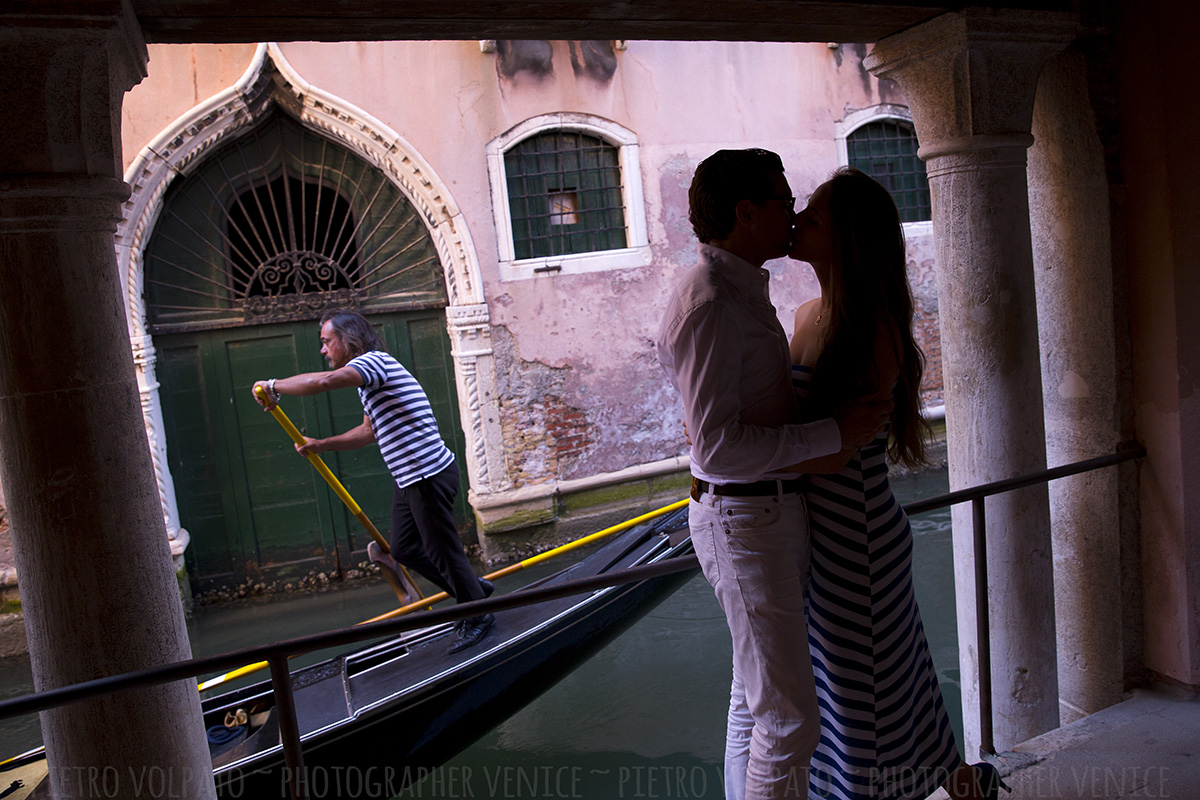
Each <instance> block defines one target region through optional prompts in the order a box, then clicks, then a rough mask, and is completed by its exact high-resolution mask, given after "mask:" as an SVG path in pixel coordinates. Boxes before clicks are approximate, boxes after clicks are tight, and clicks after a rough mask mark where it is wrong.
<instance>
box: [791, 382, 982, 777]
mask: <svg viewBox="0 0 1200 800" xmlns="http://www.w3.org/2000/svg"><path fill="white" fill-rule="evenodd" d="M811 376H812V373H811V369H810V368H808V367H804V366H795V367H793V373H792V377H793V379H794V382H795V385H796V390H797V392H799V393H800V396H801V397H802V398H803V397H805V396H807V394H808V383H809V381H810V380H811ZM886 450H887V434H886V433H881V434H880V435H879V436H878V437H876V439H875V440H874V441H873V442H871V443H870V444H868V445H867V446H865V447H863V448H862V449H861V450H859V451H858V453H856V454H855V456H854V458H852V459H851V460H850V463H849V464H847V465H846V468H845V469H843V470H842V471H841V472H840V473H838V474H836V475H813V476H810V478H809V488H808V490H807V493H806V498H807V500H808V516H809V536H810V538H811V541H812V583H811V585H810V589H809V592H810V595H809V602H808V616H809V619H808V640H809V649H810V650H811V652H812V660H813V671H814V672H815V674H816V679H817V698H818V700H819V702H820V705H821V743H820V744H819V745H818V746H817V751H816V753H815V754H814V755H813V760H812V772H811V775H810V781H809V786H810V794H811V796H812V797H813V798H838V799H839V800H860V798H872V800H908V799H909V798H924V797H927V796H928V795H930V794H931V793H932V792H933V791H935V790H936V789H937V788H938V786H940V785H941V784H942V783H943V782H944V781H945V780H946V778H947V777H948V776H949V774H950V772H952V771H953V770H954V769H955V768H956V767H957V766H958V765H959V764H960V763H961V759H960V757H959V754H958V748H957V746H956V745H955V742H954V732H953V730H952V729H951V728H950V718H949V716H948V715H947V713H946V708H945V705H944V704H943V702H942V694H941V689H940V688H939V687H938V681H937V673H936V672H935V671H934V667H933V659H932V658H931V656H930V654H929V645H928V643H927V642H926V640H925V629H924V628H923V627H922V625H921V615H920V612H919V611H918V609H917V601H916V598H915V596H914V595H913V577H912V529H911V528H910V527H909V524H908V517H907V516H906V515H905V513H904V510H903V509H902V508H901V507H900V504H899V503H898V502H897V501H896V498H895V496H894V495H893V494H892V488H891V485H890V484H889V483H888V468H887V460H886Z"/></svg>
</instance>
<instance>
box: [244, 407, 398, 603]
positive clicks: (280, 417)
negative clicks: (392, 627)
mask: <svg viewBox="0 0 1200 800" xmlns="http://www.w3.org/2000/svg"><path fill="white" fill-rule="evenodd" d="M254 394H255V395H256V396H257V397H259V398H260V399H262V400H264V401H265V400H266V399H267V393H266V392H265V391H264V390H263V388H262V387H261V386H256V387H255V388H254ZM271 416H273V417H275V421H276V422H278V423H279V424H280V426H282V427H283V429H284V430H285V431H287V435H288V436H290V437H292V441H293V442H295V443H296V444H304V434H302V433H300V431H299V430H297V429H296V426H295V425H293V424H292V421H291V420H290V419H288V415H287V414H285V413H284V411H283V409H282V408H280V407H279V406H278V404H277V405H276V406H275V407H274V408H272V409H271ZM304 455H305V456H306V457H307V458H308V461H309V463H310V464H312V465H313V467H315V468H316V470H317V472H319V473H320V474H321V477H322V478H324V479H325V482H326V483H328V484H329V488H331V489H333V491H334V493H335V494H336V495H337V496H338V497H340V498H341V500H342V502H343V503H345V504H346V508H348V509H350V513H351V514H353V515H354V517H355V518H356V519H357V520H358V521H359V522H361V523H362V526H363V527H364V528H366V529H367V533H369V534H371V537H372V538H373V539H374V540H375V541H376V543H378V545H379V547H380V549H381V550H383V552H385V553H388V552H391V548H390V547H389V546H388V543H387V540H386V539H384V538H383V535H382V534H381V533H380V532H379V529H378V528H376V527H375V525H374V523H372V522H371V520H369V519H367V515H366V514H364V513H363V510H362V509H361V508H359V507H358V503H356V502H354V498H353V497H351V496H350V493H349V492H347V491H346V487H345V486H342V482H341V481H339V480H338V479H337V476H336V475H334V474H333V473H332V472H330V470H329V467H327V466H325V462H324V461H322V460H321V457H320V456H319V455H317V454H316V453H305V454H304ZM398 566H400V571H401V572H402V573H403V575H404V580H405V581H406V582H407V583H408V586H409V587H412V590H413V591H414V592H416V593H417V597H420V596H421V590H420V589H418V588H417V584H416V583H415V582H414V581H413V579H412V576H411V575H409V574H408V570H407V569H405V568H404V566H403V565H398ZM382 572H383V577H384V578H385V579H386V580H387V582H388V585H389V586H391V587H392V591H393V592H395V593H396V599H397V600H399V601H400V602H402V603H403V602H404V601H405V600H407V599H409V592H408V588H407V587H405V586H401V585H400V583H399V581H398V580H397V579H396V578H395V576H393V575H392V574H391V571H390V570H389V569H388V568H387V567H386V566H384V567H382Z"/></svg>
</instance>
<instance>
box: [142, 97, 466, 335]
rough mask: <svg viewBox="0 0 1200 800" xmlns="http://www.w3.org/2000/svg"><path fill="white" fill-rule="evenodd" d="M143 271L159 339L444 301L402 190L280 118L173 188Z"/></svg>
mask: <svg viewBox="0 0 1200 800" xmlns="http://www.w3.org/2000/svg"><path fill="white" fill-rule="evenodd" d="M145 272H146V300H147V310H148V314H149V322H150V325H151V330H152V331H154V332H164V331H179V330H195V329H197V328H211V327H216V326H227V325H230V324H244V323H247V322H260V321H282V320H290V319H304V318H312V317H315V316H317V315H319V314H320V313H321V311H323V310H325V309H327V308H329V307H333V306H349V307H357V308H361V309H362V310H364V311H369V310H381V311H382V310H394V309H397V308H413V307H432V306H444V305H445V302H446V300H445V287H444V284H443V278H442V270H441V264H440V262H439V260H438V256H437V251H436V249H435V247H434V244H433V241H432V239H431V238H430V236H429V233H428V231H427V230H426V228H425V226H424V224H423V223H422V221H421V219H420V217H419V215H418V213H417V211H416V209H415V208H413V206H412V205H411V204H410V203H409V202H408V200H407V199H406V198H405V197H404V195H403V194H401V192H400V191H399V190H398V189H397V188H396V187H395V185H394V184H392V183H391V182H390V181H388V180H387V179H386V177H385V176H384V175H383V174H381V173H380V171H379V170H378V169H376V168H375V167H374V166H372V165H371V164H369V163H367V161H366V160H365V159H363V158H361V157H359V156H358V155H355V154H354V153H352V152H351V151H350V150H348V149H347V148H345V147H343V146H342V145H339V144H337V143H335V142H332V141H330V140H328V139H326V138H324V137H322V136H320V135H318V134H316V133H314V132H313V131H310V130H308V129H307V128H305V127H303V126H302V125H300V124H299V123H298V122H296V121H294V120H293V119H291V118H290V117H288V116H286V115H285V114H283V113H280V112H276V113H275V114H273V115H272V116H270V117H268V118H267V119H266V120H264V121H263V122H262V123H260V124H259V125H258V126H256V127H255V128H254V129H253V130H252V131H251V132H250V133H248V134H247V135H245V136H242V137H241V138H239V139H237V140H236V141H234V142H232V143H231V144H229V145H227V146H226V147H224V148H222V149H221V150H220V151H219V152H218V153H217V154H216V155H214V156H213V157H212V158H209V159H206V160H205V161H204V162H203V164H201V165H200V166H199V167H198V168H197V169H196V170H194V171H193V172H191V173H189V174H187V175H186V176H184V177H183V178H182V179H180V180H177V181H175V182H174V183H173V184H172V186H171V188H170V189H169V190H168V193H167V198H166V201H165V202H164V206H163V213H162V217H161V218H160V220H159V222H158V224H157V226H156V228H155V233H154V236H153V237H152V239H151V241H150V243H149V245H148V246H147V248H146V269H145Z"/></svg>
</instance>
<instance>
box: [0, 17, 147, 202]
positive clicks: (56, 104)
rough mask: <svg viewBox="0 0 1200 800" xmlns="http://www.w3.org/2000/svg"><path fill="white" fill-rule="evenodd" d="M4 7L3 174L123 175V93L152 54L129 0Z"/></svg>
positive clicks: (0, 57) (0, 49) (0, 45)
mask: <svg viewBox="0 0 1200 800" xmlns="http://www.w3.org/2000/svg"><path fill="white" fill-rule="evenodd" d="M61 5H63V6H66V7H67V8H66V10H59V9H57V8H56V7H57V6H59V4H48V6H49V8H48V9H47V10H42V8H41V7H40V6H39V5H38V4H30V3H23V4H19V5H18V8H16V9H13V10H2V11H0V85H3V86H4V87H5V92H6V93H5V96H4V105H5V109H4V110H5V113H4V115H2V116H0V137H2V140H3V141H4V143H5V147H4V148H3V150H2V151H0V175H6V174H43V173H45V174H49V173H60V172H65V173H74V174H78V175H90V176H97V177H110V178H118V179H119V178H120V177H121V175H122V172H123V170H122V169H121V158H120V147H121V140H120V117H121V101H122V98H123V96H124V94H125V92H127V91H128V90H129V89H131V88H133V87H134V86H135V85H137V83H139V82H140V81H141V80H142V79H143V78H145V77H146V64H147V62H148V60H149V54H148V51H147V49H146V42H145V39H144V38H143V37H142V31H141V28H140V26H139V25H138V21H137V17H136V16H135V15H134V12H133V8H132V6H131V5H130V2H129V0H89V1H88V2H87V3H75V4H61Z"/></svg>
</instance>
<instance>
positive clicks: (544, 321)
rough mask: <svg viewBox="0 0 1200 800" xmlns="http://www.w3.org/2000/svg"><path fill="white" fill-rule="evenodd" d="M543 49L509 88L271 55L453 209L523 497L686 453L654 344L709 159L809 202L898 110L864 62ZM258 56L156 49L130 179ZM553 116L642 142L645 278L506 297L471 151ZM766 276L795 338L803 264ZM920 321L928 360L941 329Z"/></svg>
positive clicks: (747, 53)
mask: <svg viewBox="0 0 1200 800" xmlns="http://www.w3.org/2000/svg"><path fill="white" fill-rule="evenodd" d="M552 46H553V54H554V56H553V62H552V64H553V69H552V71H551V72H550V73H549V74H545V75H534V74H532V73H529V72H518V73H516V74H515V76H513V77H511V78H510V77H506V76H503V75H501V74H500V70H499V69H498V61H497V56H496V55H495V54H493V53H484V52H481V49H480V46H479V43H478V42H474V41H466V42H386V43H385V42H380V43H333V44H325V43H285V44H283V45H281V48H282V52H283V54H284V55H285V56H286V58H287V59H288V60H289V62H290V63H291V65H292V67H293V68H294V69H295V70H296V71H297V72H298V73H299V74H300V75H301V76H302V77H303V78H304V79H305V80H306V81H308V82H309V83H311V84H312V85H314V86H316V87H319V88H321V89H322V90H324V91H326V92H329V93H332V94H334V95H337V96H339V97H341V98H344V99H345V100H347V101H348V102H350V103H353V104H354V105H356V106H358V107H359V108H361V109H363V110H365V111H367V112H368V113H370V114H371V115H373V116H374V117H376V118H378V119H379V120H381V121H382V122H384V123H385V124H386V125H388V126H389V127H391V128H393V129H394V130H396V131H397V132H398V133H399V134H400V135H401V136H402V137H404V139H405V140H406V141H407V142H408V143H409V144H410V145H412V146H413V147H414V148H415V149H416V150H417V151H418V152H419V153H420V154H421V155H422V156H423V157H424V158H425V159H426V160H427V162H428V163H429V164H430V165H431V166H432V168H433V169H434V171H435V172H436V173H437V174H438V176H439V177H440V179H441V180H442V181H443V182H444V183H445V185H446V186H448V187H449V191H450V193H451V195H452V196H453V199H454V201H455V203H456V204H457V205H458V206H459V208H460V209H461V210H462V213H463V215H464V217H465V219H466V220H467V224H468V226H469V228H470V234H471V237H472V240H473V242H474V244H475V247H476V255H477V257H478V261H479V264H480V268H481V271H482V275H483V279H484V294H485V298H486V301H487V303H488V306H489V308H490V311H491V315H492V324H493V328H494V331H495V333H496V335H495V336H494V339H495V340H496V364H497V370H498V371H503V372H504V375H503V376H502V377H501V379H500V380H499V383H500V384H501V386H500V387H498V390H499V395H500V412H501V416H502V422H503V423H504V425H503V426H502V427H504V429H505V448H506V458H508V459H509V469H510V472H511V473H512V474H510V478H512V480H513V481H514V485H517V486H519V485H526V484H530V483H538V482H544V481H548V480H554V479H560V480H561V479H571V478H579V477H583V476H586V475H590V474H595V473H601V472H609V471H614V470H619V469H622V468H624V467H627V466H631V465H634V464H639V463H646V462H652V461H656V460H659V459H664V458H669V457H672V456H675V455H676V454H679V453H681V452H686V443H685V440H684V435H683V428H682V423H681V410H680V405H679V402H678V398H677V397H676V396H675V393H674V391H673V390H672V389H670V387H669V386H668V384H667V382H666V380H665V379H664V377H663V375H662V371H661V369H660V368H659V366H658V364H657V361H656V358H655V356H654V348H653V342H654V337H655V333H656V331H657V327H658V320H659V316H660V313H661V309H662V308H663V306H664V305H665V301H666V297H667V294H668V292H669V291H670V289H671V286H672V284H673V282H674V281H675V279H676V277H677V276H678V275H679V274H680V273H681V272H682V271H683V270H684V269H686V268H687V267H689V266H690V265H691V264H692V263H693V259H694V256H695V246H696V244H695V239H694V237H693V235H692V232H691V229H690V225H689V224H688V222H687V187H688V185H689V183H690V182H691V176H692V172H693V170H694V168H695V166H696V164H697V163H698V162H699V161H700V160H701V159H702V158H704V157H705V156H707V155H709V154H710V153H712V152H713V151H715V150H717V149H720V148H723V147H733V148H737V147H748V146H761V147H767V148H769V149H772V150H775V151H777V152H778V153H780V155H781V156H782V157H783V160H784V164H785V166H786V168H787V174H788V179H789V181H790V183H791V185H792V188H793V192H794V194H795V195H796V196H797V198H799V199H798V204H803V202H804V200H805V199H806V198H807V196H808V195H809V194H810V193H811V192H812V191H813V190H814V189H815V188H816V187H817V186H818V185H819V184H820V183H821V182H822V181H823V180H825V179H826V178H827V177H828V175H829V173H830V172H831V171H832V170H833V169H835V168H836V167H837V166H838V164H837V149H836V145H835V124H836V123H837V122H838V121H839V120H840V119H842V118H843V117H844V116H845V114H847V113H849V112H851V111H855V110H858V109H862V108H865V107H869V106H873V105H877V104H880V103H898V102H902V98H901V97H900V96H899V93H898V90H897V89H896V88H895V87H894V85H893V84H891V83H889V82H884V83H882V84H881V82H880V81H878V80H877V79H875V78H872V77H870V76H869V75H868V74H867V73H866V72H865V71H864V70H863V69H862V65H861V60H862V56H863V55H864V54H865V52H866V48H865V47H864V46H862V45H843V46H841V47H838V48H836V49H831V48H830V47H828V46H827V45H825V44H820V43H817V44H759V43H687V42H638V41H631V42H629V43H628V47H627V49H626V50H623V51H617V52H616V62H617V68H616V71H615V73H614V74H613V75H612V77H611V79H610V80H597V79H594V78H592V77H589V76H586V75H577V74H576V72H575V71H574V70H573V69H572V66H571V61H570V50H569V48H570V45H569V43H567V42H554V43H552ZM251 53H252V50H250V49H249V48H235V47H220V48H218V47H211V46H210V47H208V48H205V47H203V46H191V47H179V48H160V47H153V48H152V49H151V62H150V67H149V71H150V78H148V79H147V81H145V82H144V83H143V85H142V86H141V87H139V88H138V89H137V90H135V92H133V93H131V94H130V96H129V98H128V102H127V103H126V120H127V121H126V137H125V141H126V159H127V162H128V160H129V158H131V156H130V155H129V154H130V153H131V152H136V151H137V149H139V148H140V147H141V146H142V144H144V143H145V142H146V141H149V140H150V139H151V138H153V137H154V136H155V135H157V133H158V131H159V130H160V129H161V128H162V127H163V126H165V125H166V124H168V123H169V122H170V120H171V119H174V118H175V117H177V116H178V115H179V114H180V113H182V112H183V111H184V110H186V109H187V108H188V107H190V105H191V104H194V103H195V102H198V101H199V100H202V99H204V97H206V96H207V95H206V93H208V94H211V93H214V92H216V91H218V90H219V89H220V88H221V87H223V86H225V85H228V84H229V83H232V82H233V81H234V80H236V79H237V77H239V76H240V75H241V72H242V71H243V70H244V69H245V66H246V63H248V61H249V57H250V55H251ZM210 73H211V74H210ZM555 112H579V113H586V114H590V115H594V116H599V117H603V118H606V119H609V120H612V121H615V122H617V123H619V124H621V125H623V126H624V127H626V128H628V129H630V130H632V131H634V132H635V133H636V134H637V137H638V142H639V149H640V153H641V170H642V183H643V188H644V197H645V204H646V218H647V219H646V221H647V229H648V233H649V239H650V243H651V249H652V253H653V263H652V264H651V265H650V266H649V267H644V268H636V269H621V270H613V271H610V272H593V273H586V274H576V275H556V276H553V277H550V276H543V277H538V278H535V279H533V280H523V281H507V282H506V281H502V280H501V279H500V274H499V269H498V266H497V262H498V252H497V241H496V231H495V224H494V222H493V216H492V208H491V203H492V194H491V190H490V187H489V182H488V171H487V163H486V157H485V149H484V148H485V145H486V143H487V142H489V141H490V140H492V139H494V138H495V137H497V136H499V135H500V134H502V133H504V132H505V131H507V130H509V129H510V128H512V127H513V126H515V125H517V124H519V123H521V122H523V121H525V120H527V119H529V118H531V117H536V116H539V115H542V114H549V113H555ZM910 239H911V242H910V262H911V269H912V271H913V276H914V283H915V285H916V287H917V289H918V306H919V307H920V308H924V309H927V310H933V311H936V293H934V291H933V285H934V284H933V270H932V264H933V248H932V241H931V236H930V235H929V234H921V235H914V236H911V237H910ZM768 267H769V269H770V270H771V272H772V275H773V276H774V278H773V281H772V296H773V298H774V300H775V303H776V306H777V307H778V308H779V309H780V311H781V313H780V318H781V320H782V322H783V325H784V328H785V329H786V330H788V331H790V330H791V328H792V312H793V311H794V309H795V308H796V307H797V306H798V305H799V304H800V303H802V302H804V301H805V300H807V299H809V298H811V297H813V296H814V295H815V294H816V291H817V283H816V280H815V278H814V277H813V275H812V272H811V270H810V269H809V267H808V265H806V264H800V263H796V262H788V261H786V260H781V261H777V262H772V263H771V264H769V265H768ZM928 322H929V320H928V319H926V320H925V325H924V327H925V329H926V332H927V333H928V332H929V331H930V330H931V331H932V332H933V333H932V336H931V338H929V339H928V341H927V343H926V349H927V350H929V351H931V352H932V351H936V350H937V349H938V348H937V337H936V322H934V324H933V326H932V328H930V326H929V324H928ZM935 361H936V362H938V363H940V358H936V357H935ZM933 374H937V375H938V376H940V369H939V370H937V371H936V372H934V373H933ZM937 384H938V386H935V387H934V389H933V392H932V394H931V395H930V398H931V400H932V402H934V403H936V402H937V401H938V399H939V398H940V380H938V381H937ZM548 386H551V388H547V387H548ZM538 398H542V400H541V401H540V402H534V401H535V400H537V399H538Z"/></svg>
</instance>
